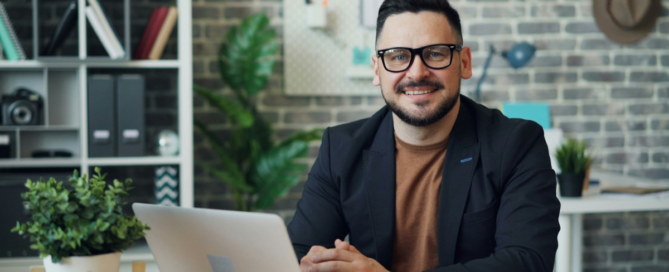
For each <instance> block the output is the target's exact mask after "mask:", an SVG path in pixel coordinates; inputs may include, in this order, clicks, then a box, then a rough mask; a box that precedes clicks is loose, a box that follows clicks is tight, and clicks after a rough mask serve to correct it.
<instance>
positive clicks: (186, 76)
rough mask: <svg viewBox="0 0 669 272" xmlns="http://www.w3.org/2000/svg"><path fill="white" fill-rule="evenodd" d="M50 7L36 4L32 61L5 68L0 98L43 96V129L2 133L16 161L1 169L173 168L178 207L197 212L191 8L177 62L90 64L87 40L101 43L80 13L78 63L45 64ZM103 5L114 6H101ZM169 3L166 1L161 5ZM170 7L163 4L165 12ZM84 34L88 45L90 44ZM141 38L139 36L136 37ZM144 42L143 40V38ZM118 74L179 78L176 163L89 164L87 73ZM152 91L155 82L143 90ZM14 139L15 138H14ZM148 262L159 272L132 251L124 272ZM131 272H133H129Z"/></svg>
mask: <svg viewBox="0 0 669 272" xmlns="http://www.w3.org/2000/svg"><path fill="white" fill-rule="evenodd" d="M45 1H48V0H33V10H34V11H33V15H34V16H33V17H34V18H33V22H34V26H33V36H34V43H35V44H34V50H33V53H34V54H33V55H34V56H35V59H33V60H26V61H6V60H2V61H0V94H8V93H9V92H11V91H12V90H13V89H15V88H16V87H19V86H25V87H28V88H30V89H32V90H35V91H37V92H39V93H40V94H41V95H42V97H43V99H44V111H43V112H44V122H43V124H44V125H39V126H0V133H5V134H10V137H13V138H14V143H15V146H14V150H15V151H14V153H15V156H14V157H13V158H10V159H0V168H41V167H44V168H46V167H78V168H80V169H81V171H82V172H84V173H86V172H88V170H89V168H90V167H94V166H121V167H123V166H131V167H132V166H151V165H156V166H158V165H176V166H178V168H179V182H180V183H179V188H180V192H179V199H180V205H181V206H182V207H187V208H191V207H193V123H192V117H193V108H192V105H193V102H192V89H193V69H192V55H193V54H192V36H191V32H192V15H191V14H192V12H191V10H192V1H191V0H174V1H175V2H174V3H175V4H176V6H177V9H178V12H179V17H178V22H177V26H176V27H175V31H176V32H177V33H178V35H179V36H178V39H177V40H178V42H177V43H178V44H177V46H178V52H177V59H170V60H131V59H130V57H126V58H125V59H122V60H111V59H109V58H104V57H100V56H92V57H89V56H88V54H87V39H88V38H90V39H97V37H95V36H92V37H91V35H95V33H93V32H89V33H87V26H86V24H88V22H87V20H86V15H85V9H83V8H79V9H78V27H77V31H78V47H79V48H78V56H71V57H63V58H55V57H48V58H46V57H45V58H43V57H39V56H38V49H39V48H40V44H39V42H38V40H39V39H38V31H39V24H38V19H39V18H38V8H39V3H40V2H42V3H44V2H45ZM100 1H101V3H103V5H104V3H105V2H107V1H110V2H111V3H118V2H116V1H117V0H100ZM123 1H124V2H123V3H124V21H125V24H124V26H125V27H124V29H123V30H122V31H121V32H122V33H123V34H121V33H119V34H121V36H122V37H121V40H122V41H121V42H122V44H124V48H125V49H126V55H128V56H131V54H132V53H133V50H134V48H131V47H130V37H131V34H130V22H129V20H130V16H129V13H130V12H131V8H130V2H131V1H132V0H123ZM86 2H87V1H86V0H78V5H79V7H84V6H86ZM161 2H162V3H164V1H161ZM164 5H166V4H164ZM87 34H88V36H89V37H87ZM137 35H141V33H134V34H133V36H137ZM140 37H141V36H140ZM90 68H95V69H104V68H121V69H124V71H126V70H127V69H171V70H174V71H176V74H177V75H178V79H177V101H178V102H177V107H178V117H177V122H178V135H179V139H180V151H179V155H178V156H174V157H159V156H145V157H113V158H89V157H88V138H87V137H88V135H87V134H88V122H87V93H88V90H87V87H88V83H87V79H88V76H89V74H88V73H89V69H90ZM145 84H146V85H147V86H149V85H150V84H152V82H151V81H149V80H147V81H146V82H145ZM12 135H13V136H12ZM36 147H39V148H66V149H68V150H71V151H73V155H74V156H73V157H72V158H49V159H36V158H30V152H31V149H33V148H36ZM138 260H142V261H147V262H148V264H149V267H148V268H149V269H148V271H157V268H156V267H155V262H153V256H152V255H151V253H150V251H149V250H148V247H147V246H146V245H141V246H139V247H138V248H133V249H131V250H128V251H127V252H124V253H123V257H122V263H123V264H122V267H125V268H122V269H121V271H126V270H125V269H129V262H131V261H138ZM39 262H40V260H39V259H37V258H35V257H33V258H9V259H8V258H0V271H28V270H27V268H26V265H28V264H32V265H35V264H38V263H39ZM127 271H130V270H127Z"/></svg>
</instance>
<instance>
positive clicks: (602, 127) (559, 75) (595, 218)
mask: <svg viewBox="0 0 669 272" xmlns="http://www.w3.org/2000/svg"><path fill="white" fill-rule="evenodd" d="M451 2H452V3H453V5H454V6H455V7H456V8H457V9H458V10H459V11H460V14H461V17H462V23H463V35H464V40H465V43H466V45H468V46H470V47H471V48H472V51H473V58H474V60H473V62H474V67H475V69H474V74H475V76H474V77H473V78H472V79H470V80H466V81H463V82H462V93H463V94H465V95H471V94H472V92H473V90H474V88H475V85H476V82H477V81H478V76H479V75H480V74H481V71H482V70H481V67H482V66H483V64H484V62H485V58H486V57H487V52H488V51H487V48H489V46H490V44H493V45H494V46H495V47H496V48H497V50H498V51H501V50H507V49H509V48H510V47H511V46H512V45H513V44H514V43H515V42H519V41H527V42H530V43H532V44H534V45H535V46H536V47H537V48H538V51H537V53H536V55H535V57H534V59H533V60H532V62H531V63H530V64H529V67H528V68H524V69H519V70H513V69H512V68H510V67H509V66H508V64H507V63H506V62H505V61H504V60H502V59H501V58H500V57H498V56H497V57H495V58H494V59H493V62H492V64H491V68H490V70H489V75H488V77H487V79H486V81H485V84H484V85H483V88H482V89H483V93H482V97H483V100H484V104H486V105H488V106H490V107H497V106H498V105H499V104H500V102H502V101H541V102H547V103H548V104H550V106H551V112H552V115H553V124H554V126H556V127H560V128H562V129H563V130H564V131H565V132H566V133H567V134H569V135H572V136H574V137H576V138H579V139H584V140H587V141H588V142H589V144H590V147H592V149H593V151H594V152H595V155H596V160H595V167H598V168H603V169H607V170H611V171H616V172H619V173H622V174H625V175H630V176H639V177H648V178H653V179H669V164H668V163H669V99H668V98H669V9H668V7H669V1H667V0H664V1H663V2H662V3H663V5H664V8H663V11H662V17H661V18H660V19H659V21H658V27H656V28H655V29H654V30H653V32H652V33H651V34H650V35H649V36H648V37H647V38H646V39H644V40H643V41H642V42H640V43H638V44H635V45H628V46H621V45H618V44H615V43H613V42H610V41H608V40H607V39H606V37H605V36H604V35H603V34H601V33H600V32H599V30H598V28H597V26H596V24H595V23H594V19H593V17H592V10H591V1H586V0H553V1H539V0H537V1H532V0H527V1H520V0H517V1H514V0H457V1H451ZM256 12H265V13H266V14H268V15H269V16H270V17H271V18H272V26H273V27H275V28H276V30H277V32H278V33H279V37H280V38H279V40H280V42H283V41H282V40H281V36H282V25H281V23H282V13H283V12H282V2H281V1H276V0H274V1H270V0H265V1H260V0H246V1H244V0H238V1H232V0H194V1H193V42H194V44H193V49H194V62H193V67H194V75H195V83H196V84H200V85H203V86H208V87H211V88H214V89H220V90H221V92H222V93H226V92H229V90H227V89H226V86H225V82H222V81H221V80H220V77H219V75H218V70H217V66H218V65H217V62H216V52H217V50H218V45H219V44H220V41H221V39H222V38H223V36H224V35H225V33H226V32H227V30H228V29H229V28H230V27H231V26H233V25H236V24H238V23H239V21H240V19H241V18H244V17H245V16H248V15H250V14H253V13H256ZM280 58H281V56H280ZM257 103H258V107H259V109H260V110H261V111H262V112H263V113H264V114H265V115H266V116H267V118H268V120H270V121H271V122H272V124H273V125H274V127H275V129H276V130H277V131H278V132H279V135H280V136H285V135H286V134H288V133H291V132H293V131H295V130H299V129H310V128H315V127H322V128H324V127H327V126H332V125H336V124H341V123H345V122H349V121H353V120H357V119H360V118H364V117H367V116H370V115H371V114H372V113H374V112H375V111H376V110H378V109H379V108H380V107H381V106H383V105H384V101H383V99H382V98H381V97H380V96H345V97H316V96H313V97H287V96H285V95H283V71H282V62H281V61H280V62H279V65H278V67H277V69H276V72H275V73H274V75H272V77H271V80H270V83H269V85H268V87H267V88H266V91H265V92H263V93H262V94H260V95H259V96H258V99H257ZM194 106H195V116H196V118H198V119H199V120H202V121H205V122H208V123H210V124H212V125H214V126H215V127H216V129H217V130H218V132H220V133H221V135H224V134H225V128H226V124H225V120H224V118H222V117H221V116H218V115H216V114H214V111H213V110H211V109H210V108H209V106H208V105H206V104H205V103H203V101H202V100H201V99H198V98H197V97H196V98H195V102H194ZM317 148H318V144H315V145H314V146H312V148H311V151H310V158H309V159H308V161H310V162H313V160H314V159H315V156H316V155H317ZM214 157H215V156H213V154H211V152H210V151H209V150H208V148H207V145H206V143H204V142H203V141H202V138H201V137H198V136H197V135H196V137H195V158H196V160H198V161H211V160H214ZM304 178H306V175H305V176H304ZM302 185H303V184H300V185H299V186H297V187H296V188H295V189H293V190H292V191H291V193H290V195H289V196H288V197H287V198H285V199H283V200H281V201H279V202H278V203H277V204H276V205H275V206H274V207H273V208H272V210H273V211H276V212H278V213H280V214H282V215H283V216H284V217H285V218H286V220H290V218H291V217H292V213H293V209H294V207H295V204H296V202H297V200H299V198H300V195H301V190H302V188H303V187H302ZM195 194H196V197H195V199H196V203H195V204H196V206H203V207H211V208H223V209H228V208H231V207H232V201H231V199H232V197H231V196H230V195H229V194H228V191H227V188H226V186H224V185H222V183H221V182H220V181H218V180H216V179H215V178H213V177H211V176H209V175H206V174H205V173H203V172H202V171H201V170H199V169H196V182H195ZM668 230H669V213H665V212H649V213H620V214H595V215H588V216H586V217H585V226H584V231H585V232H584V240H583V241H584V246H585V248H584V262H585V266H584V267H585V271H669V235H667V233H668V232H667V231H668Z"/></svg>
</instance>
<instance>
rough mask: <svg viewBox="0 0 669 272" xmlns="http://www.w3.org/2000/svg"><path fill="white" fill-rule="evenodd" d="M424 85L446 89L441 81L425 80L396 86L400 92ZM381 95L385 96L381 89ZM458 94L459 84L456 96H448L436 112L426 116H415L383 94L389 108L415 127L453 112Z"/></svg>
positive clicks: (432, 122) (431, 122) (427, 124)
mask: <svg viewBox="0 0 669 272" xmlns="http://www.w3.org/2000/svg"><path fill="white" fill-rule="evenodd" d="M422 86H429V87H433V88H434V89H437V90H440V89H444V86H443V85H442V84H441V83H439V82H431V81H427V80H424V81H420V82H409V83H405V84H398V85H397V87H396V88H395V92H396V93H399V92H401V91H402V90H403V89H404V88H406V87H422ZM381 95H382V96H383V91H381ZM458 96H460V86H458V92H457V94H456V95H455V96H454V97H452V98H450V97H447V98H446V101H444V103H442V104H440V105H439V106H438V107H437V109H436V110H435V112H434V114H432V115H430V116H427V117H425V118H415V117H412V116H410V115H409V114H408V113H406V112H405V111H404V110H402V109H401V108H400V107H399V106H398V105H397V104H395V103H394V102H388V100H387V99H386V97H385V96H383V100H385V101H386V104H387V105H388V108H390V110H391V111H392V112H393V113H395V115H397V117H399V118H400V120H402V121H403V122H404V123H407V124H409V125H412V126H415V127H425V126H429V125H432V124H434V123H436V122H437V121H439V120H441V119H442V118H444V116H446V115H447V114H448V113H449V112H451V110H452V109H453V107H455V103H456V102H457V101H458ZM420 106H424V105H420Z"/></svg>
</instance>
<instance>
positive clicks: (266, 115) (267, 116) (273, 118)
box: [260, 111, 279, 124]
mask: <svg viewBox="0 0 669 272" xmlns="http://www.w3.org/2000/svg"><path fill="white" fill-rule="evenodd" d="M260 115H261V116H262V119H263V120H265V121H267V122H270V123H272V124H277V123H279V113H278V112H276V111H273V112H261V113H260Z"/></svg>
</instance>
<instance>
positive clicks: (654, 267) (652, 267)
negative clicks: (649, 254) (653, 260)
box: [630, 264, 669, 272]
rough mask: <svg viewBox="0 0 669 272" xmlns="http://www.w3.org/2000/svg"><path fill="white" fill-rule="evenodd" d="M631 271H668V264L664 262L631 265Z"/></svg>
mask: <svg viewBox="0 0 669 272" xmlns="http://www.w3.org/2000/svg"><path fill="white" fill-rule="evenodd" d="M630 271H631V272H667V271H669V265H666V264H652V265H648V264H646V265H639V266H632V270H630Z"/></svg>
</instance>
